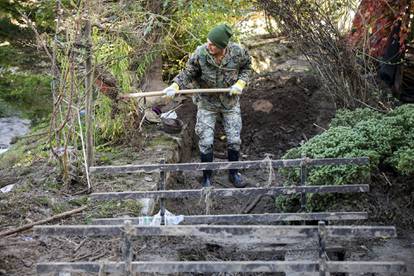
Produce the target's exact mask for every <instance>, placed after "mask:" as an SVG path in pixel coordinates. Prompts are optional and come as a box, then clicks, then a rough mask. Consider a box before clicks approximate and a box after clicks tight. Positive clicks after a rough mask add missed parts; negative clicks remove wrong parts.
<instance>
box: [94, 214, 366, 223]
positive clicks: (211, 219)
mask: <svg viewBox="0 0 414 276" xmlns="http://www.w3.org/2000/svg"><path fill="white" fill-rule="evenodd" d="M145 218H147V217H131V218H104V219H93V220H92V223H93V224H100V225H117V224H118V225H119V224H124V222H125V221H126V220H128V221H131V223H132V224H137V225H138V224H140V223H139V222H140V221H141V222H142V221H143V220H144V219H145ZM365 219H368V213H367V212H326V213H273V214H243V215H241V214H229V215H199V216H184V220H183V221H182V222H181V223H180V225H195V224H228V225H231V224H267V223H268V224H270V223H275V222H283V221H314V220H324V221H335V220H341V221H343V220H365Z"/></svg>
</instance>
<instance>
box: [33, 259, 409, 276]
mask: <svg viewBox="0 0 414 276" xmlns="http://www.w3.org/2000/svg"><path fill="white" fill-rule="evenodd" d="M326 267H327V269H326V271H327V272H331V273H338V272H343V273H352V272H357V273H369V272H371V273H400V272H404V271H406V266H405V264H404V263H403V262H386V261H381V262H347V261H343V262H330V261H328V262H327V263H326ZM36 269H37V273H38V274H39V275H41V274H47V273H56V272H72V273H82V272H88V273H99V272H101V273H102V272H105V273H117V274H122V273H125V272H126V270H125V263H124V262H105V263H99V262H79V263H66V262H56V263H39V264H37V266H36ZM318 271H319V263H318V262H315V261H273V262H271V261H243V262H238V261H232V262H205V261H204V262H166V261H163V262H132V263H131V272H133V273H185V272H189V273H191V272H193V273H224V272H228V273H237V272H250V273H254V272H286V273H289V272H290V273H293V272H296V273H298V272H299V273H300V272H302V273H306V272H318Z"/></svg>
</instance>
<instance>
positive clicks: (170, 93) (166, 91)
mask: <svg viewBox="0 0 414 276" xmlns="http://www.w3.org/2000/svg"><path fill="white" fill-rule="evenodd" d="M178 90H180V87H179V86H178V84H176V83H175V82H174V83H173V84H171V85H170V86H168V87H167V88H165V89H164V90H163V91H162V92H164V94H165V95H166V96H167V97H171V98H172V97H174V96H175V93H177V91H178Z"/></svg>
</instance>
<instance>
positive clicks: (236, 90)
mask: <svg viewBox="0 0 414 276" xmlns="http://www.w3.org/2000/svg"><path fill="white" fill-rule="evenodd" d="M244 87H246V82H245V81H244V80H238V81H237V82H236V83H235V84H234V85H233V86H232V87H231V90H230V95H231V96H235V95H241V93H242V92H243V89H244Z"/></svg>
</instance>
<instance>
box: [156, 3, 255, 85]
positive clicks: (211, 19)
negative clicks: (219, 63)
mask: <svg viewBox="0 0 414 276" xmlns="http://www.w3.org/2000/svg"><path fill="white" fill-rule="evenodd" d="M253 5H254V3H253V2H252V1H244V0H243V1H241V0H239V1H229V0H225V1H220V2H218V1H210V0H208V1H201V0H197V1H191V2H190V3H189V4H188V6H187V7H186V8H184V9H180V10H179V11H178V12H177V13H176V14H175V15H174V18H173V21H172V24H171V27H170V28H171V34H173V35H171V34H170V35H168V36H167V37H166V39H165V42H166V44H167V51H166V52H165V56H164V59H165V60H168V61H171V64H170V65H169V66H168V67H167V68H165V72H164V73H165V75H168V77H167V78H172V77H173V76H174V75H175V74H176V73H177V72H178V71H179V70H180V69H182V68H183V67H184V65H185V63H186V60H187V58H188V54H189V53H192V52H193V51H194V50H195V49H196V47H197V46H198V45H200V44H203V43H205V42H206V41H207V34H208V32H209V31H210V29H211V28H213V27H214V26H216V25H217V24H219V23H223V22H225V23H228V24H230V25H233V26H234V25H235V24H236V23H237V22H238V21H240V20H241V19H242V18H243V17H244V16H246V15H247V14H248V12H249V11H251V10H252V9H253ZM177 22H179V24H178V23H177ZM233 29H234V28H233ZM232 39H233V40H234V41H237V39H238V34H237V33H235V34H234V36H233V38H232ZM168 45H169V46H168Z"/></svg>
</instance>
